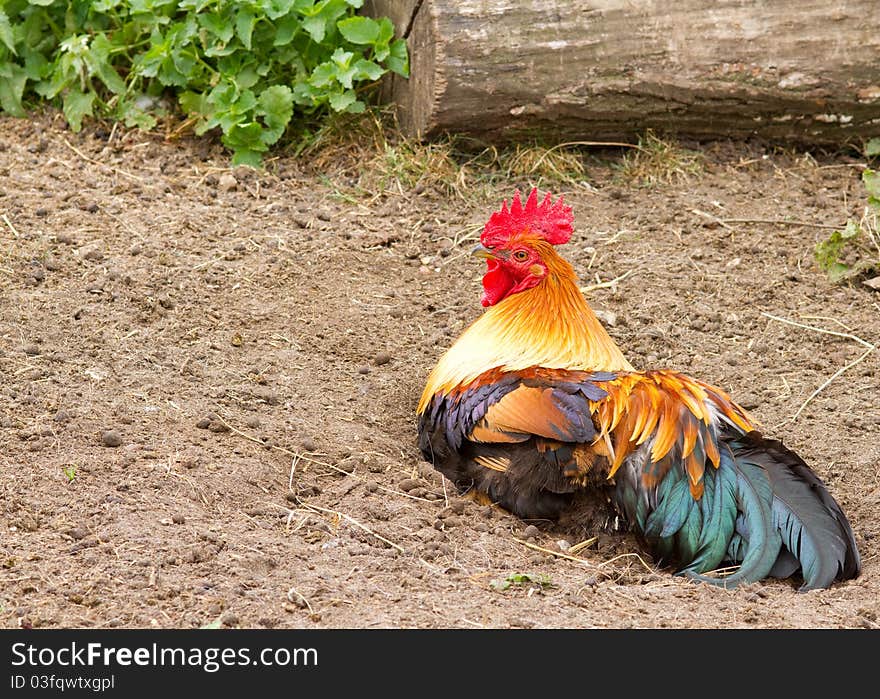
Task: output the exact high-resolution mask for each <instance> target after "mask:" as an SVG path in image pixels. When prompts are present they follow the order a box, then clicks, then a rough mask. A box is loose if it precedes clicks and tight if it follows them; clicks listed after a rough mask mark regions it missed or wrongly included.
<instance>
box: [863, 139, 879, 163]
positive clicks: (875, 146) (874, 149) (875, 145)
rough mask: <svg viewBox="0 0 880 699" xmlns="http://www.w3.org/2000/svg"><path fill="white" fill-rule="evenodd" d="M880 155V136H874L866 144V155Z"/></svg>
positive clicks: (870, 156)
mask: <svg viewBox="0 0 880 699" xmlns="http://www.w3.org/2000/svg"><path fill="white" fill-rule="evenodd" d="M877 155H880V138H872V139H871V140H869V141H868V142H867V143H866V144H865V157H866V158H873V157H874V156H877Z"/></svg>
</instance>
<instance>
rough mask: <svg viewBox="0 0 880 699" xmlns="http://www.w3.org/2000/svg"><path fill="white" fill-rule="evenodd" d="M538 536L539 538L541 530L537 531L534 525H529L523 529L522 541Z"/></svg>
mask: <svg viewBox="0 0 880 699" xmlns="http://www.w3.org/2000/svg"><path fill="white" fill-rule="evenodd" d="M539 536H541V530H540V529H538V528H537V527H536V526H535V525H534V524H530V525H529V526H527V527H526V528H525V529H523V533H522V538H523V539H526V540H528V539H536V538H537V537H539Z"/></svg>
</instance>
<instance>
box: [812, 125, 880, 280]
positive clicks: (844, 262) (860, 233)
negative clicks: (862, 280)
mask: <svg viewBox="0 0 880 699" xmlns="http://www.w3.org/2000/svg"><path fill="white" fill-rule="evenodd" d="M873 141H877V143H876V144H875V146H876V150H875V152H876V153H878V154H880V139H873ZM873 141H871V142H869V144H868V145H869V147H870V145H871V143H872V142H873ZM865 152H866V155H869V156H870V155H871V153H870V152H869V149H868V148H866V150H865ZM862 182H863V183H864V185H865V189H866V190H867V193H868V205H867V206H866V207H865V210H864V213H863V215H862V218H861V220H859V221H856V220H855V219H849V220H848V221H847V222H846V226H844V228H843V230H841V231H834V232H833V233H831V235H830V236H828V237H827V238H826V239H825V240H822V241H820V242H819V243H818V244H817V245H816V248H815V257H816V262H817V263H818V264H819V266H820V267H821V268H822V269H823V270H825V272H826V273H827V274H828V278H829V279H830V280H831V281H832V282H835V283H837V282H843V281H847V280H850V279H854V278H856V277H860V276H862V275H864V274H867V273H869V272H871V271H878V270H880V172H877V171H876V170H872V169H870V168H866V169H865V170H863V171H862Z"/></svg>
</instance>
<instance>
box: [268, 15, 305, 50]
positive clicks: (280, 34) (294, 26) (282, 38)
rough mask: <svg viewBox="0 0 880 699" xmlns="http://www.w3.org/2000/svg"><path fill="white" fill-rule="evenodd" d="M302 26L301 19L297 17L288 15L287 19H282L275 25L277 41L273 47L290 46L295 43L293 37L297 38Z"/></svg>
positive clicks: (273, 43) (275, 40)
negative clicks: (292, 42)
mask: <svg viewBox="0 0 880 699" xmlns="http://www.w3.org/2000/svg"><path fill="white" fill-rule="evenodd" d="M300 26H302V23H301V22H300V20H299V17H296V16H295V15H287V16H286V17H283V18H281V19H280V20H279V21H277V22H276V23H275V39H274V41H273V42H272V45H273V46H286V45H287V44H289V43H290V42H291V41H293V37H295V36H296V33H297V32H298V31H299V28H300Z"/></svg>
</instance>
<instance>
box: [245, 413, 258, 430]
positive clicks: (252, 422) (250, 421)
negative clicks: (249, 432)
mask: <svg viewBox="0 0 880 699" xmlns="http://www.w3.org/2000/svg"><path fill="white" fill-rule="evenodd" d="M244 424H245V425H247V426H248V427H250V428H251V429H254V430H255V429H257V428H258V427H259V426H260V418H258V417H257V416H256V415H248V416H247V418H246V419H245V421H244Z"/></svg>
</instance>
